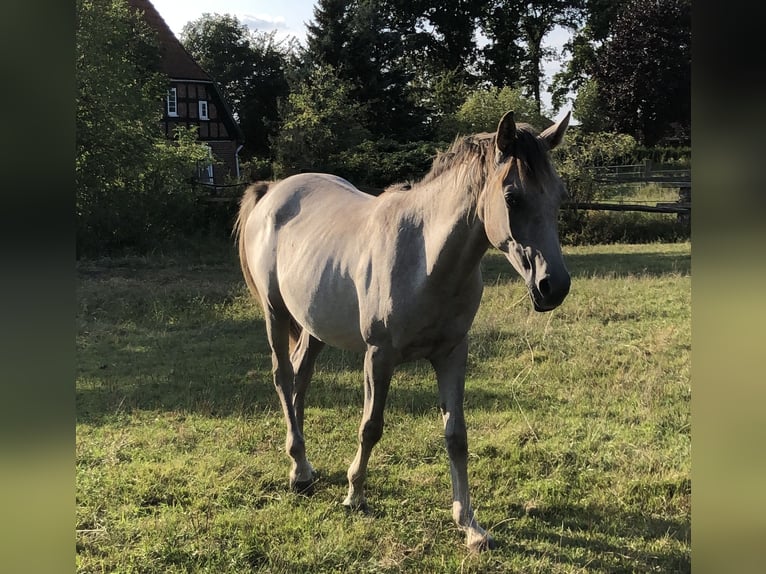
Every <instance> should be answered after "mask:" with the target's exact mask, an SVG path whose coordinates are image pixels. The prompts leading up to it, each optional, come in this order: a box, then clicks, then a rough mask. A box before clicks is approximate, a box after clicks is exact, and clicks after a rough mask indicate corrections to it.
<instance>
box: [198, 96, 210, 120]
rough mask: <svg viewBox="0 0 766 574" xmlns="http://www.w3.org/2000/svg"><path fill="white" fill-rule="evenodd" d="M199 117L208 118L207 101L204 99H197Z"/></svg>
mask: <svg viewBox="0 0 766 574" xmlns="http://www.w3.org/2000/svg"><path fill="white" fill-rule="evenodd" d="M199 119H201V120H207V119H210V118H208V116H207V102H206V101H205V100H200V101H199Z"/></svg>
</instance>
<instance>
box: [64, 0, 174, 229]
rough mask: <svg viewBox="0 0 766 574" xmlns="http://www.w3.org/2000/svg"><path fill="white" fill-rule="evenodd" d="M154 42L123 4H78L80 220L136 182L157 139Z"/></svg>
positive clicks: (158, 83)
mask: <svg viewBox="0 0 766 574" xmlns="http://www.w3.org/2000/svg"><path fill="white" fill-rule="evenodd" d="M158 61H159V52H158V49H157V43H156V38H155V37H154V36H153V35H152V33H151V31H150V30H149V29H148V28H147V26H146V25H145V24H144V23H143V21H142V20H141V19H140V18H139V17H138V16H137V15H136V14H134V13H133V12H132V11H131V10H130V9H129V8H128V6H127V4H126V3H125V2H124V1H123V0H78V2H77V22H76V67H75V77H76V81H77V93H76V95H75V106H76V136H75V137H76V157H75V187H76V194H75V198H76V213H77V216H78V218H83V217H84V218H88V217H89V213H90V212H91V211H92V210H93V209H94V204H97V203H99V202H101V201H103V199H104V198H106V197H108V196H109V195H110V194H111V193H112V192H113V191H114V190H115V189H120V188H124V187H125V186H128V185H130V184H131V183H132V182H134V181H135V180H136V178H137V177H138V175H139V174H140V173H141V171H142V170H143V168H144V166H145V165H146V164H147V163H148V162H149V161H150V160H151V151H152V143H153V141H154V139H155V138H156V137H157V135H158V134H159V119H160V118H161V107H160V106H161V101H162V100H161V98H162V94H164V92H165V89H166V88H165V83H164V80H163V78H162V76H161V75H160V74H158V73H156V72H155V70H154V66H156V64H157V63H158Z"/></svg>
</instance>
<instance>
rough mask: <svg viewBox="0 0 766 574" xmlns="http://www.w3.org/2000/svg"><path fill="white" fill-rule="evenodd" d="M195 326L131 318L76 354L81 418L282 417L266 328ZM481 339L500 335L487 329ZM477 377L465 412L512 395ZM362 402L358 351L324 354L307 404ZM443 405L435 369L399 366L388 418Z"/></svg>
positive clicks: (493, 348) (492, 348)
mask: <svg viewBox="0 0 766 574" xmlns="http://www.w3.org/2000/svg"><path fill="white" fill-rule="evenodd" d="M199 323H200V322H199V321H198V320H197V319H192V320H189V321H188V322H187V321H184V320H183V319H178V320H176V322H175V324H174V326H173V328H172V329H157V328H156V327H155V326H153V325H151V324H144V325H142V324H140V323H136V322H135V320H134V322H133V324H132V326H131V329H130V332H129V333H127V332H126V333H118V334H117V335H116V336H114V337H112V336H110V337H107V338H105V339H103V340H100V341H93V342H90V343H89V344H87V345H85V348H84V349H81V350H80V351H79V353H78V369H79V374H78V384H77V389H76V415H77V422H78V423H88V424H103V423H106V422H110V421H113V420H114V419H115V417H119V416H121V415H124V414H126V413H131V412H135V411H181V412H193V413H200V414H204V415H206V416H213V417H227V416H231V415H241V416H249V415H252V414H254V413H262V412H276V413H280V414H279V416H280V417H281V406H280V404H279V402H278V399H277V394H276V392H275V390H274V386H273V384H272V375H271V354H270V351H269V348H268V346H267V343H266V332H265V327H264V324H263V322H262V321H234V320H218V321H216V323H215V325H214V326H210V325H209V326H205V325H200V324H199ZM118 331H119V329H118ZM477 336H478V337H481V338H482V339H484V338H488V339H496V338H497V337H496V336H494V335H493V334H491V333H484V334H477ZM479 344H480V345H482V346H484V347H486V349H487V350H486V351H484V353H483V356H484V357H485V358H488V357H490V356H491V355H492V354H493V353H494V352H497V353H500V352H502V350H501V349H500V347H499V346H498V345H489V344H488V343H487V344H483V343H481V341H479ZM471 375H472V373H471V369H470V368H469V371H468V373H467V377H468V379H469V383H468V390H467V393H466V408H467V409H468V408H479V409H483V408H490V407H492V406H493V405H495V404H497V402H498V401H503V400H505V399H506V398H507V397H505V393H504V392H503V390H502V389H498V391H497V392H494V391H492V390H487V389H482V388H471V386H470V378H471ZM510 375H511V376H512V375H513V374H512V373H511V374H510ZM424 379H426V380H425V381H424ZM363 397H364V395H363V357H362V355H361V354H358V353H347V352H342V351H338V350H336V349H333V348H329V347H328V348H326V349H325V350H324V351H323V352H322V353H321V354H320V356H319V359H318V361H317V370H316V373H315V375H314V377H313V379H312V383H311V387H310V388H309V391H308V395H307V400H306V404H307V407H308V408H321V409H338V408H341V409H344V408H351V409H354V410H356V409H359V410H360V411H361V408H362V405H363V400H364V398H363ZM438 404H439V398H438V390H437V385H436V378H435V375H434V373H433V369H432V368H431V366H430V364H428V363H427V362H425V361H419V362H416V363H408V364H403V365H400V366H399V367H398V368H397V369H396V371H395V375H394V380H393V381H392V386H391V391H390V393H389V397H388V401H387V404H386V410H387V412H395V411H399V412H403V413H407V414H411V415H415V416H420V415H424V414H426V413H428V412H432V411H434V409H437V408H438ZM469 405H470V406H469Z"/></svg>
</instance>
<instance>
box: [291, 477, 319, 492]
mask: <svg viewBox="0 0 766 574" xmlns="http://www.w3.org/2000/svg"><path fill="white" fill-rule="evenodd" d="M315 484H316V479H311V480H295V481H290V490H292V491H293V492H294V493H295V494H303V495H304V496H311V495H312V494H314V485H315Z"/></svg>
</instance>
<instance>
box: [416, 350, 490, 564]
mask: <svg viewBox="0 0 766 574" xmlns="http://www.w3.org/2000/svg"><path fill="white" fill-rule="evenodd" d="M467 358H468V341H467V339H465V338H464V339H463V341H462V342H461V343H460V344H458V345H457V346H456V347H454V348H453V349H451V350H450V351H447V352H445V353H442V354H439V355H437V356H435V357H432V358H431V364H432V365H433V367H434V370H435V371H436V379H437V381H438V384H439V401H440V403H441V404H440V406H441V411H442V417H443V419H444V439H445V442H446V445H447V454H448V455H449V461H450V474H451V477H452V517H453V519H454V520H455V523H456V524H457V525H458V527H459V528H460V529H461V530H463V531H465V533H466V544H467V545H468V547H469V548H471V549H472V550H475V551H480V550H487V549H492V548H494V547H495V541H494V540H493V539H492V536H491V535H490V534H489V533H488V532H487V531H486V530H484V529H483V528H482V527H481V526H479V523H478V522H477V521H476V517H475V516H474V513H473V508H472V507H471V498H470V496H469V494H468V435H467V433H466V429H465V417H464V415H463V392H464V389H465V368H466V361H467Z"/></svg>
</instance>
